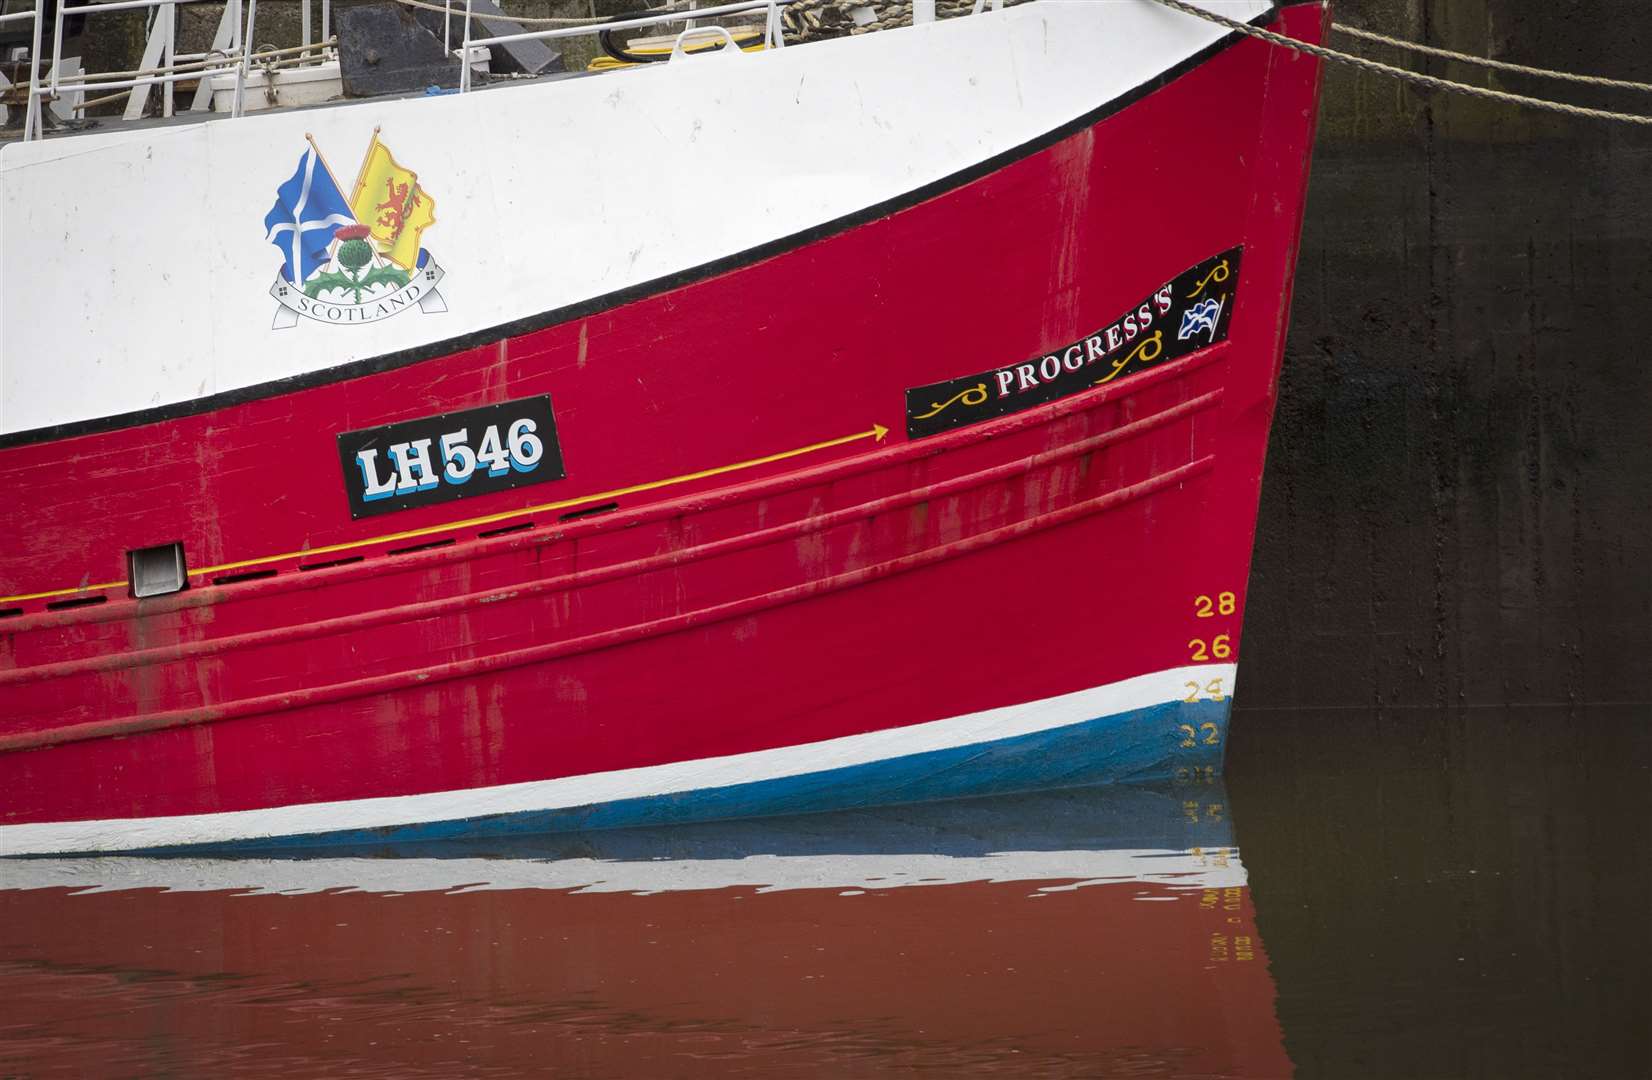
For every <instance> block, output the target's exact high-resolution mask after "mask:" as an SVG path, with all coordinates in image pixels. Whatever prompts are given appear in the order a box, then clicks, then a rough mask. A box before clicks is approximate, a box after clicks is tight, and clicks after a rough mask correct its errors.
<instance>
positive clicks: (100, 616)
mask: <svg viewBox="0 0 1652 1080" xmlns="http://www.w3.org/2000/svg"><path fill="white" fill-rule="evenodd" d="M1321 17H1322V11H1321V9H1320V8H1319V7H1317V6H1301V7H1295V8H1290V9H1286V10H1285V11H1284V13H1283V14H1282V16H1281V19H1280V24H1281V25H1282V26H1283V29H1284V30H1285V32H1288V33H1291V34H1293V35H1294V36H1297V37H1302V38H1305V39H1309V40H1317V39H1318V37H1319V35H1320V33H1321V25H1320V21H1321ZM1317 85H1318V70H1317V66H1316V65H1315V64H1314V63H1313V62H1312V61H1310V60H1308V59H1306V58H1303V57H1299V56H1296V55H1295V54H1291V53H1286V52H1282V51H1279V50H1276V49H1271V48H1269V47H1267V46H1265V45H1262V44H1261V43H1258V42H1254V41H1241V42H1238V43H1236V44H1231V45H1229V46H1227V47H1224V48H1221V49H1220V50H1218V51H1216V52H1215V53H1214V54H1213V55H1211V56H1209V57H1208V58H1206V59H1204V60H1203V61H1202V62H1201V63H1200V64H1198V65H1197V66H1196V67H1194V68H1193V69H1192V70H1190V71H1187V72H1186V73H1183V74H1180V75H1179V77H1177V78H1175V79H1174V80H1172V81H1170V82H1168V84H1167V85H1164V86H1162V87H1159V88H1157V89H1154V90H1152V92H1150V93H1147V94H1145V95H1144V96H1141V97H1140V98H1139V99H1138V100H1134V101H1132V102H1131V103H1129V104H1127V105H1125V106H1124V107H1123V108H1122V109H1120V110H1119V111H1117V112H1114V113H1112V114H1111V115H1107V116H1105V117H1102V118H1100V119H1097V120H1096V121H1095V122H1094V123H1092V124H1089V125H1088V126H1083V127H1081V128H1079V129H1077V130H1075V131H1073V132H1071V133H1068V134H1065V135H1063V136H1061V137H1059V138H1055V139H1053V141H1049V142H1048V144H1047V145H1042V146H1038V147H1033V148H1029V149H1028V150H1027V152H1026V153H1024V154H1022V155H1019V156H1017V157H1016V158H1015V159H1014V160H1010V161H1007V162H1003V163H1001V164H997V165H996V166H995V167H993V168H991V169H990V170H989V171H986V172H985V173H984V175H980V176H978V177H976V178H974V179H969V180H967V181H965V182H960V183H958V184H957V185H956V186H952V187H950V188H948V189H947V190H944V191H940V192H937V193H930V194H927V196H926V197H925V198H923V199H921V200H920V201H917V202H915V203H913V204H912V205H907V206H903V207H901V208H898V209H893V210H892V211H891V212H890V213H888V214H887V215H886V216H881V217H876V218H875V219H873V220H870V221H866V222H863V223H858V224H854V225H853V226H852V227H847V228H844V229H842V230H841V231H835V232H833V231H827V232H826V233H825V234H823V235H820V236H818V237H812V238H803V239H800V240H799V242H798V243H797V244H796V246H794V247H791V248H790V249H789V250H786V251H783V252H780V253H776V254H772V255H769V256H767V257H763V258H761V259H757V260H755V261H751V262H749V263H748V264H746V265H742V266H740V267H738V268H735V269H730V270H727V271H724V272H720V273H716V274H714V275H712V276H707V277H704V278H702V279H700V280H695V281H693V282H690V283H686V284H681V285H677V286H675V287H669V288H662V289H660V290H659V291H656V292H654V293H652V294H651V295H647V296H644V297H641V298H637V299H634V300H630V301H629V302H626V303H623V304H619V305H618V306H613V307H611V308H608V309H606V310H602V311H599V312H596V313H592V314H589V315H582V316H580V317H575V318H564V319H560V320H556V321H552V322H551V323H550V325H546V326H544V327H543V328H540V329H532V330H530V331H526V332H521V333H511V334H505V335H504V336H500V337H497V338H490V339H488V340H479V341H475V342H471V343H466V347H464V348H461V349H457V350H456V351H448V350H444V351H442V354H441V355H435V356H430V357H428V358H423V359H417V360H415V361H412V362H403V361H406V360H408V359H409V358H406V357H403V358H393V359H392V360H387V361H385V362H384V364H383V365H380V366H388V368H389V369H388V370H381V371H376V372H373V371H364V372H361V373H357V374H355V375H354V377H351V378H348V379H343V380H340V381H334V382H329V383H326V384H323V385H316V386H310V387H306V388H298V389H290V390H286V391H281V392H274V393H270V394H269V395H268V396H263V397H258V398H256V399H254V400H249V401H245V402H244V403H240V404H233V405H228V406H224V407H219V408H215V409H213V410H211V411H208V412H202V413H199V414H195V415H184V416H178V417H175V418H172V419H159V420H155V421H152V422H147V423H139V424H134V425H131V426H125V427H119V428H117V429H115V430H110V431H104V432H101V433H91V434H82V435H78V436H72V437H65V438H57V439H50V440H46V441H36V442H24V443H22V444H20V445H12V446H10V447H8V448H5V449H0V483H4V484H5V486H6V488H7V490H8V492H9V495H10V505H9V508H8V519H9V521H10V522H11V523H12V525H13V526H14V527H12V528H8V530H7V531H8V533H9V534H10V535H11V536H12V538H13V539H12V541H11V542H10V544H9V545H8V547H9V550H8V551H7V553H6V558H5V559H4V560H3V561H0V594H3V595H4V596H9V597H11V599H9V600H5V601H4V602H3V603H0V607H9V608H11V609H14V610H16V611H17V612H19V613H18V614H14V615H13V616H12V617H11V618H9V619H8V620H6V621H4V622H0V790H4V791H5V792H6V796H5V799H4V802H3V805H0V824H17V823H28V822H49V821H77V820H89V819H101V818H130V817H154V816H166V815H182V814H200V813H209V812H216V811H224V810H241V809H257V808H266V807H275V806H283V805H290V804H296V803H318V802H325V801H334V800H354V799H363V798H371V797H377V796H396V795H413V794H418V793H424V792H437V791H454V790H463V789H471V788H478V787H486V786H491V785H502V784H512V783H517V782H526V781H536V780H544V779H549V778H556V777H571V776H582V775H587V774H592V773H601V772H605V771H610V770H621V769H632V768H638V767H645V766H654V765H660V764H664V763H671V762H685V761H696V760H700V759H706V758H712V757H716V756H719V755H730V754H741V753H747V752H751V751H757V750H764V749H767V748H773V747H785V746H796V745H799V744H802V743H808V742H813V741H818V740H825V739H834V738H841V737H844V736H849V735H854V734H857V733H864V732H876V731H883V730H888V729H893V728H899V727H903V726H906V725H912V724H914V723H919V722H923V721H928V720H934V719H938V718H943V717H953V716H963V715H966V714H976V713H979V712H981V711H982V710H990V709H995V708H999V707H1003V706H1009V705H1012V704H1015V703H1018V702H1027V701H1033V700H1036V699H1043V698H1051V697H1055V696H1058V695H1063V694H1069V693H1072V692H1075V691H1079V690H1082V689H1084V688H1087V687H1097V686H1101V685H1103V684H1107V683H1111V682H1115V681H1118V680H1124V679H1129V678H1131V677H1134V676H1141V675H1144V674H1147V673H1152V672H1160V671H1168V670H1172V669H1178V668H1180V667H1182V666H1185V665H1187V664H1189V663H1190V662H1193V661H1200V660H1203V659H1211V658H1212V657H1211V655H1210V653H1209V650H1211V649H1216V650H1217V651H1216V652H1215V654H1214V659H1222V660H1226V659H1229V658H1230V654H1227V653H1225V652H1223V651H1221V650H1225V649H1228V648H1233V649H1236V648H1237V643H1238V638H1239V630H1240V619H1241V616H1242V610H1243V609H1242V601H1243V593H1244V587H1245V581H1246V577H1247V572H1248V564H1249V556H1250V549H1251V540H1252V530H1253V527H1254V519H1255V508H1256V502H1257V496H1258V489H1259V483H1260V477H1261V469H1262V460H1263V454H1264V450H1265V446H1266V439H1267V429H1268V424H1269V420H1270V417H1271V414H1272V409H1273V401H1274V390H1275V385H1276V379H1277V371H1278V362H1279V356H1280V350H1281V347H1282V335H1283V331H1284V326H1285V315H1286V312H1287V309H1288V297H1289V290H1290V278H1291V271H1292V267H1293V263H1294V259H1295V244H1296V236H1297V230H1298V228H1299V225H1300V219H1301V211H1302V201H1303V195H1304V189H1305V182H1306V160H1307V154H1308V150H1309V147H1310V144H1311V136H1312V127H1313V123H1312V120H1313V114H1314V109H1315V101H1316V95H1317ZM1217 108H1219V109H1220V112H1221V116H1222V122H1221V123H1219V124H1213V123H1210V122H1209V121H1208V116H1209V114H1210V112H1211V110H1213V109H1217ZM1193 131H1196V132H1197V137H1190V135H1191V133H1192V132H1193ZM1241 245H1242V246H1243V250H1244V257H1243V264H1242V270H1241V271H1240V273H1239V274H1238V275H1237V276H1238V278H1239V281H1238V282H1236V285H1237V286H1238V287H1239V298H1238V300H1237V301H1236V302H1235V306H1234V307H1233V309H1232V314H1231V324H1230V326H1229V328H1228V330H1227V336H1226V340H1225V341H1220V342H1218V343H1216V344H1214V345H1212V346H1210V347H1208V348H1205V349H1203V350H1201V351H1197V352H1193V353H1191V354H1189V355H1187V356H1184V357H1181V358H1179V359H1175V360H1170V361H1167V362H1165V363H1163V364H1161V365H1159V366H1157V367H1155V368H1152V369H1150V370H1147V371H1144V372H1142V373H1140V374H1133V375H1130V376H1129V377H1126V378H1120V379H1118V380H1117V381H1112V382H1108V383H1106V384H1105V385H1100V386H1097V387H1096V388H1094V389H1091V390H1086V391H1084V392H1082V393H1079V394H1076V395H1073V396H1070V397H1064V398H1062V399H1061V400H1059V401H1055V402H1053V403H1051V404H1048V405H1043V406H1039V407H1037V408H1033V409H1029V410H1026V411H1020V412H1015V413H1013V414H1011V415H1007V416H1004V417H1002V418H1000V419H995V420H988V421H985V422H983V423H979V424H975V425H970V426H966V427H960V428H957V429H955V430H952V431H947V432H943V433H940V434H936V435H932V436H930V437H927V438H922V439H917V440H913V441H909V440H907V439H905V438H903V435H902V433H901V427H902V424H901V420H900V417H901V408H902V405H901V403H902V400H903V394H904V393H905V392H906V391H907V390H908V389H910V388H913V387H921V386H924V385H926V384H932V383H939V382H943V381H945V380H951V379H957V378H959V377H961V376H964V375H967V374H968V373H970V372H974V371H980V370H984V369H990V368H992V367H993V366H994V365H1001V364H1005V363H1007V362H1009V361H1011V360H1013V359H1015V358H1021V357H1029V356H1030V357H1038V356H1040V355H1042V354H1044V353H1046V352H1048V351H1049V350H1051V349H1055V348H1060V347H1061V346H1063V345H1065V344H1066V343H1068V342H1070V341H1078V340H1082V339H1083V338H1084V336H1085V335H1086V334H1088V333H1091V332H1092V331H1094V330H1095V328H1096V327H1098V326H1104V325H1107V324H1108V323H1109V322H1110V321H1112V320H1116V319H1117V318H1118V316H1119V315H1120V313H1121V312H1124V311H1129V310H1131V309H1132V306H1133V305H1135V304H1137V303H1138V302H1139V301H1140V300H1141V298H1142V297H1143V296H1144V295H1150V294H1151V292H1152V290H1153V289H1155V288H1156V287H1158V286H1159V285H1160V283H1162V282H1166V281H1170V280H1171V279H1172V278H1173V277H1174V276H1175V275H1176V274H1177V273H1178V272H1179V271H1181V270H1183V269H1184V268H1186V267H1190V266H1194V265H1195V264H1198V263H1200V262H1201V260H1207V259H1210V258H1211V257H1212V256H1213V255H1215V254H1216V253H1218V252H1222V251H1225V250H1228V249H1230V248H1234V247H1237V246H1241ZM1214 336H1215V333H1214V329H1213V330H1212V337H1214ZM392 363H394V364H395V365H397V366H389V365H391V364H392ZM369 366H373V365H369ZM277 390H278V391H279V390H280V388H277ZM541 394H549V395H551V397H552V400H553V401H554V407H555V416H556V425H557V429H558V431H559V434H560V444H561V450H562V453H563V454H564V456H565V459H566V468H567V478H566V479H563V480H559V481H557V482H556V483H554V484H548V485H546V484H542V485H537V486H533V487H527V488H522V489H518V490H515V491H509V492H504V493H500V494H493V495H488V496H485V497H483V498H479V499H474V500H466V501H463V502H457V503H455V502H448V503H443V504H440V505H437V506H430V507H425V508H418V509H410V510H406V511H404V512H402V513H399V514H397V515H395V516H393V517H379V516H373V517H363V518H361V519H360V520H353V519H352V518H351V515H350V513H349V510H348V506H347V504H346V501H345V496H344V494H343V491H342V489H341V487H340V486H339V485H338V484H337V483H336V482H334V480H332V479H330V478H336V477H337V476H338V470H339V468H340V463H339V458H338V451H337V449H336V446H335V443H334V439H333V433H334V432H341V431H348V430H353V429H362V428H369V427H374V426H377V425H383V424H389V423H394V422H397V421H402V420H406V419H408V418H410V417H419V416H425V415H429V414H435V413H441V412H446V411H451V410H455V409H466V408H473V407H478V406H482V405H486V404H489V403H493V402H499V401H507V400H516V399H522V398H528V397H532V396H535V395H541ZM886 428H887V429H893V430H892V431H889V432H888V433H887V434H885V433H884V429H886ZM12 441H13V442H14V443H15V442H17V440H15V439H14V440H12ZM880 444H881V445H880ZM271 462H274V463H278V465H279V467H278V468H275V469H271V468H270V467H269V463H271ZM324 478H328V479H324ZM610 503H613V504H617V506H616V507H614V508H612V509H609V510H606V512H603V513H601V514H600V515H596V516H592V517H589V518H588V519H585V520H578V521H562V520H559V519H560V518H561V517H562V516H564V515H565V514H567V513H571V512H577V511H580V510H591V509H597V508H604V507H607V505H608V504H610ZM535 506H539V507H543V509H539V510H535V511H533V512H524V508H528V507H535ZM456 522H457V523H458V524H455V523H456ZM530 523H531V527H529V526H530ZM24 526H26V527H24ZM512 527H519V528H521V529H523V531H516V532H512V533H510V534H509V535H493V536H490V535H487V534H491V533H494V532H495V531H496V530H501V529H509V528H512ZM175 540H182V542H183V544H184V548H185V550H186V552H187V554H188V559H189V562H190V565H191V567H192V569H193V571H194V576H192V578H191V588H190V589H189V590H188V591H186V592H184V593H181V594H178V595H176V596H172V597H166V598H161V599H150V600H143V601H137V600H132V599H129V598H128V597H127V595H126V591H125V585H124V577H125V567H124V562H123V560H124V557H125V555H124V553H125V552H126V551H128V550H130V549H134V548H139V547H143V546H146V545H151V544H158V543H167V542H171V541H175ZM431 544H440V545H445V546H440V547H436V548H433V549H430V550H421V551H408V550H406V549H409V548H421V547H425V546H427V545H431ZM283 553H291V554H283ZM346 559H347V560H359V561H354V562H350V563H349V564H347V565H340V566H332V567H330V568H326V569H314V570H304V569H302V568H304V567H307V566H315V565H324V564H329V563H334V562H337V561H339V560H346ZM203 568H205V569H203ZM267 571H273V572H274V574H273V576H268V577H264V578H262V579H260V580H239V581H232V582H228V583H225V584H221V585H219V584H214V582H215V581H219V580H222V579H225V578H231V577H237V576H242V575H246V574H249V573H264V572H267ZM87 582H90V583H92V584H93V585H94V586H95V585H97V584H98V583H102V582H118V583H120V584H119V585H116V586H114V587H105V588H102V589H95V588H94V589H91V590H86V589H76V588H75V586H76V583H87ZM59 587H64V588H67V589H69V590H70V591H68V592H63V593H53V590H55V589H57V588H59ZM1224 592H1226V593H1232V594H1233V595H1234V599H1233V601H1232V603H1227V602H1224V603H1223V607H1222V610H1221V611H1220V612H1212V616H1213V617H1211V618H1201V617H1200V611H1199V610H1198V607H1197V598H1198V597H1200V596H1201V595H1203V596H1210V597H1217V596H1220V594H1222V593H1224ZM48 593H50V594H51V595H39V594H48ZM100 597H106V599H104V600H99V599H98V598H100ZM88 599H90V600H92V601H93V604H92V606H84V607H71V608H68V609H66V610H65V609H62V608H61V607H59V606H58V605H62V604H63V602H64V601H66V600H67V601H71V602H78V601H84V600H88ZM48 608H50V609H49V610H48ZM1219 637H1221V638H1223V642H1222V643H1221V644H1217V639H1218V638H1219ZM1228 693H1231V683H1229V684H1228V685H1227V686H1224V687H1221V688H1219V689H1218V690H1217V691H1216V692H1215V693H1214V694H1208V693H1207V694H1205V695H1204V698H1203V700H1205V701H1215V702H1218V703H1224V702H1225V700H1226V696H1227V694H1228ZM1194 696H1195V698H1198V697H1199V696H1200V690H1198V689H1196V690H1195V691H1194ZM780 703H784V704H780ZM1222 710H1223V712H1224V714H1225V704H1223V705H1222ZM1177 737H1179V736H1177ZM1169 745H1172V746H1174V745H1175V744H1174V743H1171V744H1169ZM87 777H96V778H97V782H96V783H87V782H85V779H86V778H87Z"/></svg>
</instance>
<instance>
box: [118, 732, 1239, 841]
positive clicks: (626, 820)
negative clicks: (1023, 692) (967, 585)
mask: <svg viewBox="0 0 1652 1080" xmlns="http://www.w3.org/2000/svg"><path fill="white" fill-rule="evenodd" d="M1229 705H1230V702H1229V701H1222V702H1213V701H1200V702H1196V703H1187V702H1166V703H1164V704H1160V705H1151V706H1147V707H1145V708H1140V709H1132V710H1129V711H1127V712H1122V713H1118V714H1115V715H1112V716H1104V717H1099V718H1097V719H1094V720H1088V721H1084V722H1082V723H1077V724H1068V725H1065V726H1063V727H1058V728H1053V729H1051V730H1048V731H1040V732H1035V733H1032V734H1027V735H1017V736H1014V737H1012V738H1006V739H999V740H994V741H988V742H977V743H972V744H969V745H967V746H959V747H951V748H947V749H942V750H931V751H926V752H923V753H916V754H909V755H905V756H902V757H894V758H888V759H885V760H882V761H874V762H868V763H865V764H858V765H850V766H845V767H841V768H836V769H824V770H821V771H819V772H813V773H804V774H801V775H796V776H785V777H776V778H774V779H767V780H754V781H751V782H748V783H742V784H733V785H730V786H726V787H715V788H703V789H699V790H694V791H687V792H680V793H674V794H670V795H656V796H648V797H645V798H633V799H621V800H617V801H614V802H608V803H601V804H596V805H588V806H575V807H564V808H559V809H552V810H534V811H525V812H518V813H509V814H495V815H489V816H486V817H471V818H463V819H457V820H449V821H432V822H422V823H414V824H407V825H397V826H390V827H375V828H368V829H341V830H337V831H334V832H323V833H308V834H305V835H302V836H287V837H267V838H259V839H252V840H242V841H236V842H234V843H232V844H192V845H187V846H181V847H163V848H150V849H146V850H148V851H150V852H157V853H158V852H174V851H180V850H190V851H207V850H218V851H268V850H272V849H283V850H293V849H300V848H317V847H328V848H332V847H339V846H351V847H358V846H359V847H366V846H374V847H376V846H382V845H384V844H394V843H408V842H418V841H429V840H453V839H465V838H472V837H488V836H512V835H524V834H533V833H567V832H586V831H591V830H599V829H625V828H636V827H639V826H655V825H677V824H685V823H691V822H706V821H718V820H730V819H738V818H757V817H773V816H777V815H782V814H811V813H817V812H822V811H830V810H846V809H854V808H859V807H869V806H883V805H889V804H895V803H912V802H929V801H934V800H939V799H956V798H964V797H968V796H972V795H989V794H998V793H1004V792H1014V791H1032V790H1037V789H1040V788H1057V787H1073V786H1077V785H1080V784H1096V783H1108V782H1115V781H1151V780H1169V779H1175V778H1177V776H1178V771H1179V770H1184V769H1185V770H1191V769H1201V770H1202V769H1205V768H1211V769H1212V770H1214V771H1215V772H1220V770H1221V765H1222V749H1223V747H1224V746H1225V745H1226V743H1227V721H1228V710H1229ZM1184 724H1185V725H1187V726H1189V727H1191V728H1192V729H1193V730H1194V731H1195V732H1197V733H1198V735H1197V737H1196V738H1195V739H1194V743H1195V745H1194V746H1193V747H1192V748H1186V747H1184V746H1183V743H1184V742H1186V741H1187V739H1188V736H1187V734H1186V733H1185V732H1183V731H1182V730H1181V725H1184ZM1201 724H1214V725H1215V729H1216V730H1215V732H1214V735H1213V734H1212V733H1211V731H1210V729H1209V728H1204V729H1203V730H1201V729H1200V725H1201Z"/></svg>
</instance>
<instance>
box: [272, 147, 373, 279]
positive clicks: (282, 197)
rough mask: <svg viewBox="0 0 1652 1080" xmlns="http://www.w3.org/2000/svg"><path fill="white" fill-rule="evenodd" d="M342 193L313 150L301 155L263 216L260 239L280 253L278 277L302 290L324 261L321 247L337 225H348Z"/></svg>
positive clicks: (329, 240) (350, 222) (349, 218)
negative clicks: (263, 231) (296, 167)
mask: <svg viewBox="0 0 1652 1080" xmlns="http://www.w3.org/2000/svg"><path fill="white" fill-rule="evenodd" d="M355 223H356V219H355V216H354V215H352V214H351V213H350V204H349V203H347V202H345V201H344V193H343V192H342V191H340V190H339V189H338V185H337V184H335V183H333V174H332V173H330V172H328V171H327V166H326V165H325V164H323V163H322V161H321V155H320V154H318V153H317V152H316V149H315V147H313V146H312V147H310V148H309V149H307V150H305V151H304V156H303V157H301V158H299V159H298V169H297V170H296V171H295V172H294V173H293V175H292V177H291V178H290V179H289V180H288V181H287V182H286V183H284V184H282V185H281V186H280V187H278V188H276V189H275V205H274V206H273V207H271V208H270V212H269V213H268V214H266V215H264V228H265V229H267V230H269V232H268V234H267V235H266V236H265V237H264V238H265V239H266V240H268V241H269V242H270V243H272V244H274V245H275V246H276V247H277V248H279V249H280V250H281V257H282V259H283V260H285V265H283V266H282V268H281V272H282V274H283V275H285V276H286V279H287V280H288V281H290V282H292V283H293V284H294V285H303V284H304V282H305V281H306V280H308V278H309V276H310V275H311V274H313V273H315V272H316V270H317V269H319V268H320V267H321V266H322V265H324V264H325V263H326V262H327V258H328V256H327V248H328V246H329V245H331V244H332V242H333V234H334V233H335V232H337V231H338V230H339V228H340V226H344V225H354V224H355Z"/></svg>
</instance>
